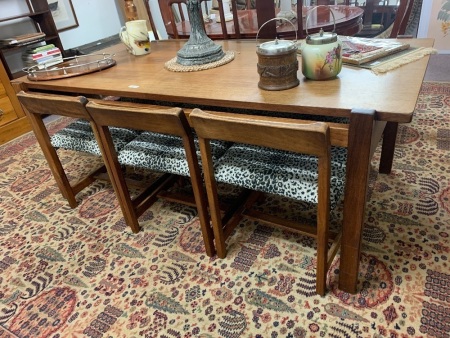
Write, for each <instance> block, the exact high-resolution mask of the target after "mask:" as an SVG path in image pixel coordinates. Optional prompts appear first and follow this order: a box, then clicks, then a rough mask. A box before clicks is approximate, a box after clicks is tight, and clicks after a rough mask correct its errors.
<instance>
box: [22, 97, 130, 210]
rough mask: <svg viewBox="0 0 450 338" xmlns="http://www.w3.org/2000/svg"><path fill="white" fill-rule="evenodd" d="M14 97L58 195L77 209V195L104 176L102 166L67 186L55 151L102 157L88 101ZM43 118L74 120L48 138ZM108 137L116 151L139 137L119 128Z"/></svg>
mask: <svg viewBox="0 0 450 338" xmlns="http://www.w3.org/2000/svg"><path fill="white" fill-rule="evenodd" d="M17 97H18V99H19V101H20V103H21V104H22V106H23V107H24V110H25V113H26V114H27V116H28V118H29V120H30V122H31V125H32V128H33V131H34V134H35V136H36V139H37V141H38V142H39V145H40V147H41V149H42V152H43V153H44V156H45V158H46V160H47V162H48V165H49V167H50V170H51V172H52V174H53V177H54V178H55V181H56V184H57V185H58V188H59V190H60V192H61V194H62V195H63V196H64V198H65V199H67V201H68V202H69V205H70V207H71V208H75V207H76V206H77V205H78V201H77V199H76V195H77V194H78V193H79V192H80V191H81V190H83V189H84V188H86V187H87V186H89V185H90V184H91V183H92V182H94V181H95V179H96V177H97V176H98V175H99V174H100V173H101V172H105V166H101V167H100V168H98V169H95V170H94V171H92V172H91V173H89V174H88V175H87V176H85V177H83V178H80V179H79V180H78V181H77V182H70V180H69V178H68V177H67V174H66V172H65V170H64V167H63V165H62V163H61V161H60V159H59V157H58V153H57V149H58V148H62V149H68V150H74V151H77V152H84V153H88V154H93V155H97V156H101V152H100V148H99V146H98V142H97V138H96V132H95V126H94V125H92V124H91V123H90V121H91V118H90V116H89V114H88V112H87V111H86V107H85V106H86V104H87V102H88V100H87V99H86V98H85V97H84V96H77V97H74V96H64V95H52V94H44V93H32V92H24V91H21V92H19V93H18V94H17ZM46 115H61V116H68V117H72V118H75V119H77V120H76V121H75V122H73V123H70V124H69V125H68V126H66V127H65V128H63V129H62V130H60V131H58V132H56V133H55V134H53V135H52V136H51V137H50V135H49V133H48V130H47V128H46V126H45V123H44V121H43V118H44V117H45V116H46ZM111 133H112V135H113V138H114V146H115V147H116V148H117V149H120V148H122V147H123V146H124V145H125V144H127V143H128V142H129V141H131V140H132V139H133V138H135V137H136V136H137V135H138V133H137V132H136V131H134V130H126V129H122V128H115V129H113V130H111Z"/></svg>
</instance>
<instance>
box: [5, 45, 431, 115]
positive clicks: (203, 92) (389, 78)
mask: <svg viewBox="0 0 450 338" xmlns="http://www.w3.org/2000/svg"><path fill="white" fill-rule="evenodd" d="M402 41H405V42H408V43H410V44H411V46H424V47H431V46H432V45H433V39H411V40H404V39H402ZM185 42H186V41H185V40H165V41H155V42H152V43H151V53H150V54H147V55H143V56H133V55H131V54H129V53H128V52H127V51H126V49H125V46H124V45H122V44H118V45H116V46H113V47H110V48H108V49H105V52H114V53H116V55H115V57H114V59H115V60H116V61H117V65H116V66H114V67H111V68H109V69H105V70H102V71H99V72H96V73H91V74H86V75H82V76H78V77H73V78H67V79H58V80H50V81H30V80H29V79H27V78H26V77H21V78H18V79H16V80H13V81H12V82H13V83H14V82H17V83H19V84H20V85H21V86H22V88H23V89H25V90H26V89H41V90H51V91H58V92H69V93H79V94H84V95H87V96H89V95H94V94H100V95H114V96H122V97H131V98H141V99H149V100H162V101H169V102H175V103H190V104H194V105H204V106H215V107H219V108H220V107H231V108H242V109H257V110H265V111H279V112H291V113H304V114H313V115H314V114H316V115H327V116H349V115H350V112H351V110H352V109H357V108H362V109H374V110H376V112H377V113H376V119H379V120H385V121H392V122H409V121H411V119H412V113H413V111H414V108H415V104H416V100H417V96H418V93H419V90H420V87H421V84H422V79H423V76H424V73H425V70H426V67H427V63H428V57H424V58H422V59H420V60H418V61H415V62H412V63H409V64H407V65H404V66H402V67H399V68H397V69H395V70H393V71H390V72H388V73H386V74H382V75H375V74H373V73H372V72H371V71H370V70H367V69H363V68H356V67H351V66H344V67H343V68H342V71H341V72H340V74H339V75H338V77H337V78H335V79H331V80H326V81H312V80H308V79H306V78H304V77H303V75H302V72H301V66H300V69H299V71H298V78H299V80H300V85H299V86H297V87H294V88H291V89H287V90H282V91H267V90H262V89H260V88H258V81H259V74H258V73H257V62H258V56H257V54H256V42H255V41H253V40H225V41H218V42H216V43H219V44H220V45H222V46H223V49H224V50H225V51H234V53H235V58H234V60H233V61H231V62H230V63H228V64H226V65H223V66H220V67H217V68H213V69H209V70H203V71H197V72H172V71H169V70H167V69H165V68H164V64H165V63H166V62H167V61H169V60H170V59H172V58H174V57H175V56H176V53H177V51H178V50H179V49H180V48H181V47H182V46H183V45H184V43H185ZM300 58H301V57H300V56H299V59H300ZM299 64H300V65H301V60H300V61H299Z"/></svg>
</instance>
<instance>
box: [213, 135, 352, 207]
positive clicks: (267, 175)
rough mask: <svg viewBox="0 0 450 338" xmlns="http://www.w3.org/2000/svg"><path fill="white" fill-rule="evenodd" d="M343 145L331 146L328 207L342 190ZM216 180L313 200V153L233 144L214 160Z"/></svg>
mask: <svg viewBox="0 0 450 338" xmlns="http://www.w3.org/2000/svg"><path fill="white" fill-rule="evenodd" d="M346 160H347V149H346V148H339V147H332V154H331V191H330V201H331V207H332V208H334V207H335V206H336V204H337V202H338V201H339V198H340V196H341V195H342V193H343V191H344V186H345V169H346ZM215 163H217V165H216V167H215V177H216V181H217V182H223V183H228V184H233V185H238V186H241V187H245V188H248V189H251V190H257V191H262V192H266V193H271V194H277V195H282V196H285V197H289V198H294V199H297V200H302V201H306V202H310V203H317V178H318V172H317V169H318V168H317V166H318V161H317V157H314V156H309V155H304V154H298V153H292V152H287V151H281V150H275V149H270V148H263V147H259V146H253V145H244V144H233V145H232V146H231V147H230V148H229V149H228V150H227V151H226V152H225V154H224V155H223V156H222V157H221V158H220V159H219V160H218V161H217V162H215Z"/></svg>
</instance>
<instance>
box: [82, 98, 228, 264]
mask: <svg viewBox="0 0 450 338" xmlns="http://www.w3.org/2000/svg"><path fill="white" fill-rule="evenodd" d="M87 110H88V111H89V114H90V116H91V117H92V119H93V120H94V122H95V124H96V126H97V129H98V133H99V136H100V140H101V148H102V153H103V157H104V160H105V163H106V164H107V169H108V172H109V174H110V175H111V176H112V177H113V178H114V179H113V180H112V181H113V185H114V190H115V192H116V195H117V198H118V200H119V203H120V207H121V208H122V212H123V215H124V218H125V221H126V223H127V224H128V225H129V226H130V227H131V228H132V229H133V231H134V232H137V231H139V228H140V226H139V221H138V217H139V216H140V215H142V214H143V212H144V211H145V210H147V209H148V208H149V207H150V206H151V205H152V204H153V203H154V201H155V200H156V198H157V197H158V196H161V192H162V191H163V190H165V188H167V186H168V185H170V184H172V183H173V182H174V181H175V179H176V178H177V177H188V178H190V180H191V184H192V191H193V195H194V200H195V201H194V204H193V205H194V206H196V208H197V211H198V217H199V221H200V227H201V231H202V235H203V241H204V244H205V248H206V253H207V255H208V256H213V255H214V253H215V249H214V242H213V233H212V229H211V226H210V222H209V216H208V211H207V200H206V194H205V191H204V186H203V181H202V175H201V171H200V167H199V163H198V157H199V155H197V151H196V146H195V142H197V141H196V139H195V138H194V135H193V133H192V130H191V127H190V125H189V122H188V120H187V118H186V115H185V114H184V112H183V110H181V109H180V108H166V107H158V106H151V105H147V104H134V103H127V102H114V103H104V102H89V103H88V104H87ZM111 126H115V127H122V128H133V129H140V130H142V131H143V132H142V133H141V134H140V135H139V137H137V138H136V139H134V140H133V141H132V142H130V143H128V144H127V145H126V146H125V147H124V148H122V149H121V150H120V151H118V152H117V151H116V150H115V148H114V147H113V145H112V138H111V134H110V132H109V130H110V127H111ZM227 147H228V144H227V143H225V142H221V141H216V142H213V146H212V149H213V151H212V153H213V156H214V158H218V157H220V156H221V154H223V153H224V152H225V150H226V149H227ZM122 166H128V167H134V168H142V169H147V170H151V171H154V172H158V173H163V175H161V176H160V178H159V179H158V180H156V181H155V182H154V183H153V184H152V185H151V186H150V187H149V188H148V189H146V190H145V191H143V193H142V194H140V195H139V196H136V197H135V198H132V197H131V196H130V193H129V189H128V185H127V182H126V181H125V178H124V177H125V176H124V173H123V171H122V168H121V167H122ZM164 197H165V198H169V199H170V200H173V201H177V202H182V203H185V204H188V205H192V203H190V202H189V200H188V199H185V198H184V197H183V196H181V200H180V196H179V195H176V196H173V195H172V196H171V195H169V194H167V193H166V194H164Z"/></svg>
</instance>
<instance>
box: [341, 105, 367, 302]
mask: <svg viewBox="0 0 450 338" xmlns="http://www.w3.org/2000/svg"><path fill="white" fill-rule="evenodd" d="M374 117H375V111H373V110H362V109H358V110H353V111H352V114H351V117H350V128H349V135H348V155H347V156H348V157H347V177H346V180H347V181H346V186H345V196H344V219H343V231H342V244H341V255H340V267H339V289H341V290H342V291H345V292H348V293H356V291H357V290H356V288H357V282H358V270H359V261H360V253H361V237H362V229H363V225H364V216H365V206H366V197H367V186H368V178H369V170H370V159H371V145H372V142H373V138H372V133H373V131H374Z"/></svg>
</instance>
